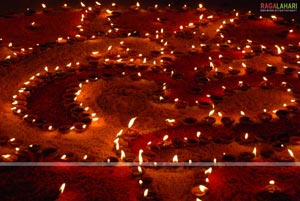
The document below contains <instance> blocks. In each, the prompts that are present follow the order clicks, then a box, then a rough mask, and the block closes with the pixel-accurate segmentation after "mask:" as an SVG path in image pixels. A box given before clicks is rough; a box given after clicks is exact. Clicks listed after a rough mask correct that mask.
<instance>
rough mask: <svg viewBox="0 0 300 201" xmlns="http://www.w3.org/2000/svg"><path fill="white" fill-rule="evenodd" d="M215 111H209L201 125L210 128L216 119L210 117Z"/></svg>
mask: <svg viewBox="0 0 300 201" xmlns="http://www.w3.org/2000/svg"><path fill="white" fill-rule="evenodd" d="M214 112H215V110H214V109H213V110H211V111H210V112H209V114H208V116H207V117H205V118H204V119H203V120H202V122H201V123H203V124H204V125H208V126H211V125H213V124H214V123H215V122H216V118H214V117H212V115H213V114H214Z"/></svg>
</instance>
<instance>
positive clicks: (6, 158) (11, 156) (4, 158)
mask: <svg viewBox="0 0 300 201" xmlns="http://www.w3.org/2000/svg"><path fill="white" fill-rule="evenodd" d="M0 160H1V161H2V162H17V161H18V156H17V155H15V154H4V155H1V156H0Z"/></svg>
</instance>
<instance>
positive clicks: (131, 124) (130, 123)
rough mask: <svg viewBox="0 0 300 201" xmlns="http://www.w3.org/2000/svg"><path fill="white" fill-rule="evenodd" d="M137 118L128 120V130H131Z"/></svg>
mask: <svg viewBox="0 0 300 201" xmlns="http://www.w3.org/2000/svg"><path fill="white" fill-rule="evenodd" d="M136 118H137V117H133V118H131V119H130V121H129V123H128V128H131V127H132V126H133V124H134V121H135V120H136Z"/></svg>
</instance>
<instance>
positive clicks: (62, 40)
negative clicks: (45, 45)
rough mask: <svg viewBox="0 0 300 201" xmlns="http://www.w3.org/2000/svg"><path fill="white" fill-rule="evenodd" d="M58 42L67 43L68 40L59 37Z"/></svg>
mask: <svg viewBox="0 0 300 201" xmlns="http://www.w3.org/2000/svg"><path fill="white" fill-rule="evenodd" d="M56 42H57V43H58V44H60V45H63V44H66V43H67V42H68V40H67V39H64V38H62V37H59V38H57V40H56Z"/></svg>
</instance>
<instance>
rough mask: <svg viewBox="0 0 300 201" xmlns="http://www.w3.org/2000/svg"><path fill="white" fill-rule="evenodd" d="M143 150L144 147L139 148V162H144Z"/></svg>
mask: <svg viewBox="0 0 300 201" xmlns="http://www.w3.org/2000/svg"><path fill="white" fill-rule="evenodd" d="M143 152H144V151H143V150H142V149H140V150H139V164H142V163H143V156H142V154H143Z"/></svg>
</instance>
